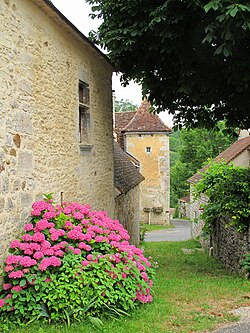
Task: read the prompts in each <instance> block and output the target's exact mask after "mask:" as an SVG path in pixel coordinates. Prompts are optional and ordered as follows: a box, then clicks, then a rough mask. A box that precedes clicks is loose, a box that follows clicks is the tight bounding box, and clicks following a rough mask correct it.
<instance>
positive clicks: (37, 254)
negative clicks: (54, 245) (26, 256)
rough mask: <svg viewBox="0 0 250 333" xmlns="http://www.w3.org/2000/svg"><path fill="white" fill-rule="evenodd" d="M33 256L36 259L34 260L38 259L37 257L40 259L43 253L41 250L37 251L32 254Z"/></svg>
mask: <svg viewBox="0 0 250 333" xmlns="http://www.w3.org/2000/svg"><path fill="white" fill-rule="evenodd" d="M33 257H34V258H35V259H36V260H39V259H42V258H43V253H42V252H41V251H37V252H35V253H34V254H33Z"/></svg>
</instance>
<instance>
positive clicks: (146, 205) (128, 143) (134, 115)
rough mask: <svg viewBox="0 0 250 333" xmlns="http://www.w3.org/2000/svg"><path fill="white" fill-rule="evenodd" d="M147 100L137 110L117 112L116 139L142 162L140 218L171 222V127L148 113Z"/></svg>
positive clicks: (151, 221) (156, 221) (157, 222)
mask: <svg viewBox="0 0 250 333" xmlns="http://www.w3.org/2000/svg"><path fill="white" fill-rule="evenodd" d="M149 109H150V103H149V102H148V101H146V100H144V101H143V102H142V104H141V106H140V107H139V108H138V110H137V111H136V112H125V113H124V112H121V113H117V114H116V126H115V127H116V132H117V140H118V142H119V144H120V146H121V147H122V148H123V149H124V151H126V152H127V153H128V154H130V155H131V156H132V157H134V158H135V159H136V160H138V161H139V167H140V172H141V174H142V175H143V176H144V177H145V180H144V181H143V182H142V183H141V193H140V196H141V198H140V199H141V221H142V222H144V223H148V224H168V223H169V201H170V200H169V199H170V164H169V136H168V135H169V133H170V131H171V129H170V128H169V127H168V126H167V125H165V124H164V123H163V122H162V121H161V119H160V118H159V117H158V116H157V115H155V114H153V113H150V112H149Z"/></svg>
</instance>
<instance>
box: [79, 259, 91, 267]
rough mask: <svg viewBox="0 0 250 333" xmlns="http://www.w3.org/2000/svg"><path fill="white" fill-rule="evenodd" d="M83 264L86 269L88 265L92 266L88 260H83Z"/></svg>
mask: <svg viewBox="0 0 250 333" xmlns="http://www.w3.org/2000/svg"><path fill="white" fill-rule="evenodd" d="M81 264H82V265H83V266H84V267H86V266H88V265H89V264H90V262H89V261H88V260H83V261H82V262H81Z"/></svg>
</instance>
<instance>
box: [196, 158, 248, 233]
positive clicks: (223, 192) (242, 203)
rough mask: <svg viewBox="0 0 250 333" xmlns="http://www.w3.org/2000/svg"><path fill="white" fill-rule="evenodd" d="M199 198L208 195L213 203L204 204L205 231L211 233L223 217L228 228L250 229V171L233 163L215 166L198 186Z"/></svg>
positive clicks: (209, 169)
mask: <svg viewBox="0 0 250 333" xmlns="http://www.w3.org/2000/svg"><path fill="white" fill-rule="evenodd" d="M196 193H197V197H199V196H200V195H201V193H204V194H205V195H206V196H207V197H208V198H209V202H208V204H207V205H204V211H203V214H202V216H201V217H202V218H203V219H204V221H205V227H204V230H205V231H207V232H209V231H210V229H211V226H212V224H213V223H218V222H219V219H220V218H221V217H227V218H228V225H230V226H233V227H234V228H235V229H236V230H237V231H239V232H242V231H245V230H246V229H247V227H248V226H249V216H250V206H249V199H250V169H249V168H243V167H235V166H233V165H232V164H226V163H225V162H222V163H212V164H211V165H210V167H209V168H208V169H207V170H206V171H205V172H204V174H203V177H202V179H201V180H200V181H199V182H198V183H197V184H196Z"/></svg>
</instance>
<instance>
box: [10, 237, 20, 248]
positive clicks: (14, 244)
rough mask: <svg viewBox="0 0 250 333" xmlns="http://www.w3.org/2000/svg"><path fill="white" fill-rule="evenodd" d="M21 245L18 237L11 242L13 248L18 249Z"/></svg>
mask: <svg viewBox="0 0 250 333" xmlns="http://www.w3.org/2000/svg"><path fill="white" fill-rule="evenodd" d="M19 246H20V241H19V240H18V239H15V240H13V241H12V242H11V243H10V248H11V249H18V248H19Z"/></svg>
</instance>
